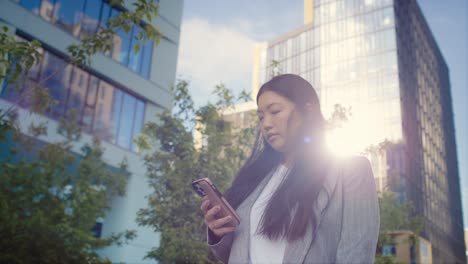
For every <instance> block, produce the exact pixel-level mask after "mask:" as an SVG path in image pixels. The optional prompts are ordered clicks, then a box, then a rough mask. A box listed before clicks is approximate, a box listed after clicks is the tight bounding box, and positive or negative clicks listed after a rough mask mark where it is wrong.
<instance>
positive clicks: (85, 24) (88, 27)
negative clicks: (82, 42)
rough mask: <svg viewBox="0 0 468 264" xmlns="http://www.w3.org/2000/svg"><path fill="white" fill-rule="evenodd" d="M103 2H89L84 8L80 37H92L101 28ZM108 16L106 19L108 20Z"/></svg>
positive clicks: (92, 0) (94, 0) (98, 0)
mask: <svg viewBox="0 0 468 264" xmlns="http://www.w3.org/2000/svg"><path fill="white" fill-rule="evenodd" d="M101 5H102V1H101V0H87V1H86V5H85V8H84V14H83V20H82V21H81V32H80V37H81V38H82V39H83V38H89V37H92V36H93V35H94V34H95V33H96V30H97V29H98V27H99V23H100V21H99V15H100V13H101ZM108 16H109V14H107V16H105V18H106V19H107V17H108Z"/></svg>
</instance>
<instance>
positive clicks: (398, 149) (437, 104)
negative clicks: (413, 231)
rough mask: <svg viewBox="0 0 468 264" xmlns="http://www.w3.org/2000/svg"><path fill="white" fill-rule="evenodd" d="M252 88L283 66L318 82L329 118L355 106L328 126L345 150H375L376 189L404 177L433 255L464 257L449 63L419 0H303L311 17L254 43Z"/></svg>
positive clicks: (451, 259)
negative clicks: (378, 148) (378, 149)
mask: <svg viewBox="0 0 468 264" xmlns="http://www.w3.org/2000/svg"><path fill="white" fill-rule="evenodd" d="M254 61H255V65H254V75H253V87H252V97H253V98H255V95H256V93H257V91H258V89H259V87H260V85H261V84H262V83H263V82H265V81H266V80H268V79H270V78H271V77H272V75H274V74H277V73H295V74H299V75H301V76H302V77H304V78H305V79H307V80H308V81H309V82H310V83H311V84H312V85H313V86H314V88H315V89H316V90H317V92H318V94H319V97H320V101H321V107H322V111H323V112H324V114H325V116H326V117H329V116H330V114H331V113H332V112H333V110H334V107H335V104H340V105H342V106H344V107H346V108H350V109H351V117H350V119H349V121H348V122H347V123H346V124H345V125H344V127H343V128H342V129H341V130H337V131H336V132H335V134H332V135H331V137H330V138H331V142H329V143H331V145H333V147H335V148H337V149H338V150H340V151H343V150H351V151H362V150H363V149H365V148H367V147H369V146H371V145H374V146H375V145H378V144H379V143H382V142H385V141H387V142H391V143H393V145H392V146H391V147H389V148H388V149H386V150H385V151H384V153H380V154H379V155H371V156H370V159H371V162H372V164H373V169H374V174H375V176H376V184H377V186H376V187H377V189H378V190H382V189H383V188H384V187H385V186H387V185H388V182H390V181H392V180H394V179H393V178H398V179H399V187H400V189H399V191H400V194H401V196H400V197H401V199H408V200H409V201H411V202H412V203H413V204H414V206H415V209H416V214H418V215H421V216H422V217H423V219H424V226H423V229H422V231H421V234H420V235H421V237H423V238H424V239H426V240H428V241H429V242H430V243H431V244H432V257H433V262H434V263H465V262H466V256H465V242H464V237H463V234H464V233H463V215H462V205H461V194H460V179H459V175H458V165H457V154H456V144H455V132H454V121H453V112H452V99H451V91H450V81H449V69H448V67H447V64H446V62H445V60H444V57H443V55H442V53H441V51H440V49H439V47H438V46H437V43H436V41H435V39H434V36H433V35H432V33H431V31H430V28H429V26H428V24H427V22H426V20H425V18H424V15H423V13H422V11H421V9H420V8H419V6H418V3H417V2H416V0H315V1H314V0H305V1H304V25H303V26H301V27H300V28H298V29H296V30H293V31H291V32H289V33H287V34H285V35H283V36H280V37H278V38H276V39H274V40H272V41H269V42H267V43H261V44H259V45H258V46H257V48H256V57H255V60H254Z"/></svg>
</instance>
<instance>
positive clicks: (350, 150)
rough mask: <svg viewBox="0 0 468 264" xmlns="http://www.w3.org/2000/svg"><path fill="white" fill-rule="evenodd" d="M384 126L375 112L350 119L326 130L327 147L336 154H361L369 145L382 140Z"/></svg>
mask: <svg viewBox="0 0 468 264" xmlns="http://www.w3.org/2000/svg"><path fill="white" fill-rule="evenodd" d="M368 113H369V112H368ZM384 127H385V126H384V124H383V120H381V118H379V117H378V115H376V114H367V116H362V118H361V119H351V120H349V121H348V122H346V123H345V124H343V125H342V126H341V127H338V128H335V129H333V130H330V131H328V133H327V135H326V144H327V148H328V150H329V151H330V152H331V153H333V154H334V155H336V156H349V155H356V154H361V153H362V152H363V151H364V150H365V149H366V148H367V147H369V146H370V145H372V144H376V143H378V142H380V141H382V139H383V136H384V135H385V131H384Z"/></svg>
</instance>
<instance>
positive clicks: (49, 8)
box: [39, 0, 56, 22]
mask: <svg viewBox="0 0 468 264" xmlns="http://www.w3.org/2000/svg"><path fill="white" fill-rule="evenodd" d="M54 6H55V0H43V1H42V4H41V9H40V10H39V14H40V15H41V16H42V17H43V18H44V19H45V20H47V21H49V22H54V21H55V19H56V16H55V13H54V12H55V11H54Z"/></svg>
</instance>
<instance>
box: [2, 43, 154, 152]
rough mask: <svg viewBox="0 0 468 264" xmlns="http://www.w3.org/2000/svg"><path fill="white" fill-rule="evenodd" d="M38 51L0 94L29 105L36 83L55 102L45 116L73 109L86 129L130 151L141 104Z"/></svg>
mask: <svg viewBox="0 0 468 264" xmlns="http://www.w3.org/2000/svg"><path fill="white" fill-rule="evenodd" d="M42 52H43V54H44V55H43V57H42V62H40V63H39V65H37V66H34V67H32V68H31V69H30V70H29V71H28V72H24V73H23V77H22V78H20V81H19V82H18V83H17V84H8V85H7V86H6V87H5V89H3V91H2V93H1V95H0V96H1V97H2V98H3V99H6V100H8V101H10V102H12V103H14V104H17V105H19V106H21V107H25V108H27V107H31V105H32V103H33V101H32V100H33V98H34V97H33V88H35V87H36V86H37V85H38V84H39V83H40V87H43V88H47V89H49V95H50V97H51V99H52V100H54V101H55V102H56V104H52V105H51V107H50V108H49V109H48V110H47V112H46V113H45V115H47V116H49V117H51V118H54V119H57V118H60V117H63V116H64V115H65V113H72V112H73V113H74V114H75V117H76V121H77V122H79V124H80V125H81V126H82V128H83V129H84V130H85V131H86V132H90V133H93V134H94V135H96V136H98V137H99V138H101V139H103V140H106V141H109V142H112V143H117V144H118V145H120V146H122V147H124V148H126V149H133V150H134V149H135V147H134V146H133V145H132V140H133V138H134V136H135V135H136V134H138V133H140V131H141V128H142V126H143V120H144V111H145V110H144V108H145V103H144V102H143V101H141V100H138V99H137V98H136V97H134V96H132V95H130V94H127V93H125V92H123V91H122V90H120V89H117V88H116V87H114V86H113V85H111V84H109V83H107V82H106V81H103V80H100V79H99V78H98V77H96V76H94V75H93V74H90V73H89V72H88V71H85V70H84V69H81V68H79V67H74V66H72V65H70V64H67V63H66V62H65V60H64V59H62V58H60V57H58V56H56V55H54V54H52V53H50V52H44V51H42Z"/></svg>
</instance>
